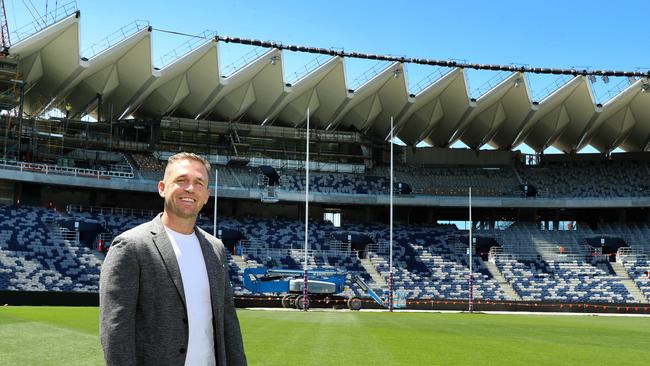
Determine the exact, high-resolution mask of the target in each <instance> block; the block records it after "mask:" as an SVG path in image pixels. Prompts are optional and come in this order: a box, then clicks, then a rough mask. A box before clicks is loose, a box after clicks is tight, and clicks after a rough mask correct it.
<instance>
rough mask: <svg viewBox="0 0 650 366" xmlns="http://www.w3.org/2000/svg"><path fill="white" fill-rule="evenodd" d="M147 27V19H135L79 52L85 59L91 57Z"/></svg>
mask: <svg viewBox="0 0 650 366" xmlns="http://www.w3.org/2000/svg"><path fill="white" fill-rule="evenodd" d="M148 27H149V21H147V20H135V21H133V22H131V23H129V24H127V25H125V26H123V27H121V28H120V29H118V30H116V31H115V32H113V33H111V34H109V35H108V36H106V38H104V39H102V40H100V41H98V42H95V43H94V44H92V45H90V47H88V48H86V49H85V50H83V51H82V52H81V55H82V56H83V57H84V58H86V59H91V58H93V57H95V56H97V55H98V54H100V53H102V52H104V51H106V50H107V49H109V48H110V47H112V46H114V45H116V44H118V43H120V42H122V41H123V40H125V39H127V38H129V37H130V36H132V35H134V34H135V33H137V32H139V31H141V30H142V29H145V28H148Z"/></svg>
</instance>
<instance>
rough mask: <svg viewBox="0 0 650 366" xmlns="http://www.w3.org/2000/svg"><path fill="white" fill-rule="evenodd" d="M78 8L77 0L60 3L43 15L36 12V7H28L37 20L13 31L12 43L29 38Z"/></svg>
mask: <svg viewBox="0 0 650 366" xmlns="http://www.w3.org/2000/svg"><path fill="white" fill-rule="evenodd" d="M30 3H31V2H30ZM77 9H78V8H77V2H76V1H70V2H67V3H65V4H62V5H59V6H57V7H56V8H54V9H52V10H51V11H47V13H45V14H43V15H41V14H38V13H37V12H36V9H29V8H27V10H28V11H29V12H30V13H31V15H32V17H33V18H34V19H35V20H34V21H33V22H31V23H29V24H26V25H23V26H21V27H20V28H18V29H16V30H14V31H13V32H11V41H12V43H13V44H16V43H18V42H20V41H22V40H24V39H27V38H29V37H30V36H32V35H34V34H36V33H38V32H40V31H41V30H43V29H45V28H47V27H48V26H50V25H52V24H54V23H56V22H58V21H59V20H61V19H63V18H65V17H67V16H70V15H72V14H74V13H75V12H76V11H77Z"/></svg>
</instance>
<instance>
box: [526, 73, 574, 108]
mask: <svg viewBox="0 0 650 366" xmlns="http://www.w3.org/2000/svg"><path fill="white" fill-rule="evenodd" d="M573 78H574V76H572V75H560V76H559V77H558V78H557V79H555V80H553V82H551V83H550V84H549V85H547V86H546V87H544V89H542V90H540V91H538V92H535V94H533V101H535V102H541V101H542V100H544V99H546V97H548V96H549V95H551V94H553V93H554V92H555V91H557V90H558V89H560V88H561V87H563V86H564V85H565V84H566V83H568V82H569V81H571V79H573Z"/></svg>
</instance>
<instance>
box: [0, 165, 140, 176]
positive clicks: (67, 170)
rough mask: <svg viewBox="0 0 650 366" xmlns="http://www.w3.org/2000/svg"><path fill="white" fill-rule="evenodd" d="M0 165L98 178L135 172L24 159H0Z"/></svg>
mask: <svg viewBox="0 0 650 366" xmlns="http://www.w3.org/2000/svg"><path fill="white" fill-rule="evenodd" d="M0 167H2V168H6V169H14V170H19V171H21V172H32V173H43V174H57V175H72V176H75V177H91V178H97V179H110V178H133V172H128V171H113V170H95V169H81V168H71V167H65V166H58V165H50V164H43V163H28V162H24V161H12V160H0Z"/></svg>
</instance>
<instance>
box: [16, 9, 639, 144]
mask: <svg viewBox="0 0 650 366" xmlns="http://www.w3.org/2000/svg"><path fill="white" fill-rule="evenodd" d="M151 31H152V28H151V27H142V28H141V29H138V30H137V31H135V32H134V33H133V34H131V35H130V36H128V37H126V38H125V39H123V40H121V41H119V42H117V43H115V44H113V45H111V46H109V47H107V48H106V49H104V50H102V51H101V52H99V53H97V54H96V55H94V56H92V57H91V58H89V59H86V58H82V57H81V56H80V49H79V39H80V37H79V13H78V12H77V13H76V14H73V15H71V16H68V17H67V18H65V19H63V20H61V21H59V22H57V23H55V24H53V25H51V26H49V27H46V28H45V29H43V30H41V31H39V32H38V33H36V34H34V35H32V36H30V37H28V38H25V39H24V40H22V41H20V42H18V43H17V44H15V45H13V46H12V47H11V48H10V49H9V53H10V57H14V58H16V59H17V60H18V61H19V72H20V74H19V75H20V76H19V77H20V78H21V79H23V80H24V81H25V83H26V84H25V85H26V88H25V111H26V112H27V113H29V114H32V115H35V114H39V113H42V112H44V111H46V110H47V109H48V108H51V107H53V106H60V105H61V104H62V103H63V101H64V100H65V101H66V102H69V103H70V104H71V105H72V108H73V109H72V114H73V115H74V114H77V113H82V112H85V111H91V110H93V109H94V108H95V106H96V103H97V95H98V94H100V95H101V97H102V101H103V102H102V104H103V106H104V107H103V110H102V112H101V113H102V118H103V119H107V118H109V117H110V118H113V119H118V118H124V117H126V116H129V115H131V114H133V115H135V116H138V117H154V116H161V115H172V116H179V117H189V118H201V119H218V120H225V121H241V122H246V123H256V124H270V123H272V124H275V125H283V126H299V125H302V124H303V123H304V122H305V116H306V113H307V109H308V108H309V110H310V113H311V119H310V121H311V123H312V126H314V125H315V126H316V127H317V128H320V129H345V130H358V131H362V132H363V133H365V134H367V135H369V136H372V137H375V138H380V139H385V138H387V137H388V135H389V134H390V118H391V116H392V117H394V123H395V126H396V134H397V136H398V137H399V138H400V139H401V140H402V141H404V142H405V143H406V144H407V145H412V146H414V145H417V144H418V143H420V142H422V141H424V142H426V143H429V144H431V145H434V146H440V147H447V146H450V145H451V144H453V143H454V142H456V141H458V140H460V141H462V142H463V143H465V144H466V145H467V146H469V147H470V148H474V149H478V148H481V147H482V146H484V145H486V144H489V145H490V146H492V147H494V148H497V149H504V150H507V149H511V148H512V147H515V146H517V145H519V144H520V143H525V144H527V145H528V146H530V147H531V148H533V149H534V150H536V151H543V150H544V149H545V148H547V147H549V146H554V147H556V148H558V149H560V150H562V151H565V152H572V151H578V150H580V149H582V148H583V147H585V146H587V145H592V146H593V147H594V148H596V149H598V150H599V151H601V152H610V151H612V150H614V149H616V148H618V147H620V148H622V149H623V150H626V151H644V150H646V147H647V145H648V141H649V139H650V90H648V89H649V88H648V80H647V79H643V78H641V79H631V80H630V83H629V86H627V87H625V88H624V89H623V90H622V91H621V92H620V93H618V94H617V95H616V96H614V97H613V98H611V99H609V100H608V101H606V102H605V103H603V104H597V103H596V102H595V99H594V95H593V90H592V88H591V86H590V83H589V80H588V77H586V76H584V75H578V76H574V77H571V78H570V79H569V80H568V81H567V82H566V83H564V84H563V85H561V86H559V88H557V89H555V90H553V91H552V92H551V93H550V94H549V95H548V96H545V97H544V98H543V99H542V100H539V101H533V100H532V98H531V94H530V86H529V84H528V80H527V78H526V77H525V75H524V74H522V73H521V72H513V73H511V74H510V75H509V76H507V77H506V78H505V79H503V80H502V81H500V82H499V83H498V85H496V86H494V87H492V88H491V89H490V90H489V91H487V92H485V93H484V94H483V95H481V96H480V97H478V98H477V99H473V98H471V97H470V94H469V92H468V84H467V76H466V73H465V70H464V69H462V68H449V69H448V72H447V73H444V74H441V75H440V76H439V77H438V78H437V79H434V80H432V81H431V82H430V84H429V85H428V86H426V87H424V88H423V89H422V90H421V91H419V92H417V94H411V93H410V92H409V90H408V87H407V82H406V79H405V69H404V65H403V64H401V63H399V62H395V63H392V64H390V65H389V66H388V67H386V68H385V69H383V70H382V71H380V72H379V73H378V74H377V75H375V76H374V77H373V78H371V79H370V80H369V81H367V82H366V83H365V84H363V85H361V86H359V87H358V88H356V90H351V89H349V86H348V83H347V80H346V77H345V62H344V59H343V58H341V57H338V56H333V57H332V58H330V59H329V60H328V61H326V62H325V63H324V64H322V65H319V66H318V67H316V68H315V69H313V70H312V71H310V72H309V73H308V74H307V75H305V76H304V77H302V78H301V79H299V80H298V81H297V82H295V83H293V84H289V83H287V82H286V81H285V75H284V74H283V67H282V62H283V56H282V51H281V50H279V49H270V50H268V51H267V52H266V53H264V54H262V55H261V56H259V57H257V58H256V59H254V60H252V61H250V62H249V63H247V64H245V65H244V66H243V67H241V68H240V69H238V70H236V71H234V72H233V73H231V74H230V75H224V73H223V72H222V69H223V68H222V67H221V65H220V64H219V57H218V53H219V42H218V40H217V39H216V38H209V39H206V40H205V42H204V43H202V44H200V45H199V46H197V47H195V48H193V49H191V50H189V51H188V52H187V53H185V54H184V55H182V56H180V57H178V58H177V59H175V60H174V61H173V62H171V63H169V64H168V65H167V66H165V67H163V68H162V69H157V68H155V67H154V66H153V64H152V46H151ZM646 91H648V92H646Z"/></svg>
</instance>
